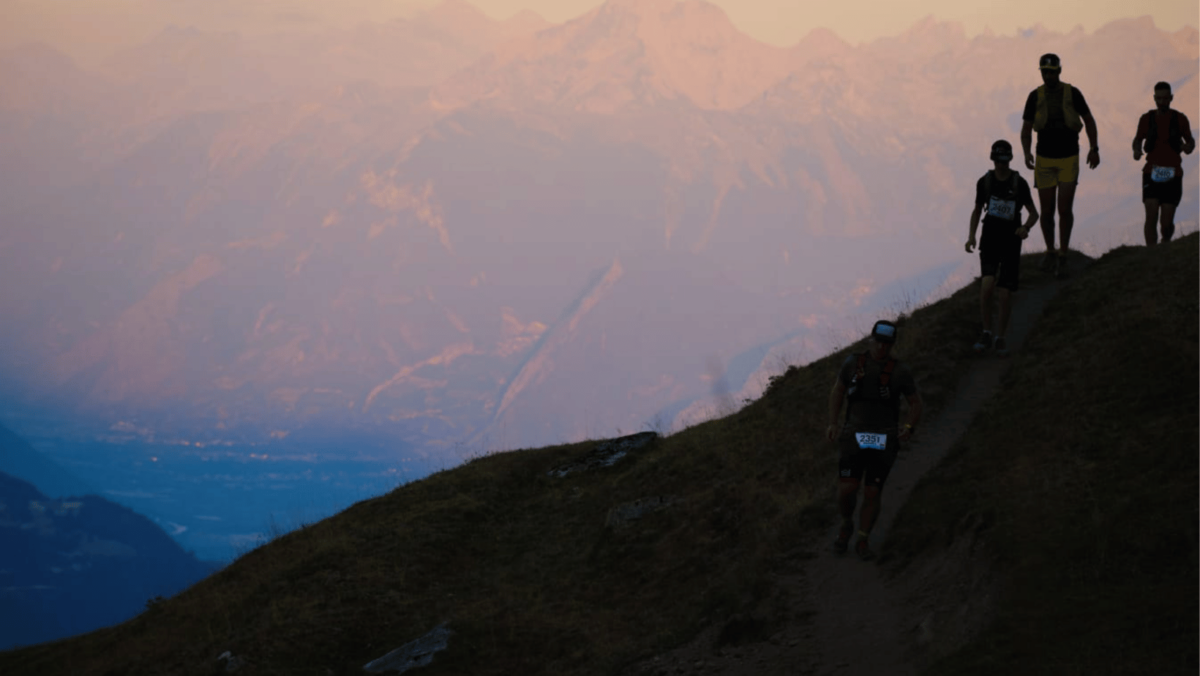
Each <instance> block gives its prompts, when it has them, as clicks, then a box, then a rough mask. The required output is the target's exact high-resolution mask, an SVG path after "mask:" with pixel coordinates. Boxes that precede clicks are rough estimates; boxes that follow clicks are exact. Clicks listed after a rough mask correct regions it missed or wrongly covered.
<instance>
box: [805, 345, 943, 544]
mask: <svg viewBox="0 0 1200 676" xmlns="http://www.w3.org/2000/svg"><path fill="white" fill-rule="evenodd" d="M896 334H897V329H896V325H895V324H893V323H892V322H889V321H878V322H875V326H874V327H872V328H871V347H870V349H869V350H868V351H866V352H863V353H861V354H852V355H850V356H849V357H847V358H846V361H845V362H844V363H843V364H842V368H841V370H840V371H839V372H838V377H837V379H836V380H835V381H834V383H833V390H832V391H831V392H830V393H829V426H828V427H827V428H826V430H825V437H826V438H827V439H828V440H829V441H832V442H835V443H837V444H838V450H839V457H838V509H839V511H840V512H841V514H842V527H841V530H840V531H839V533H838V538H837V540H836V541H835V542H834V545H833V547H834V551H836V552H838V553H839V554H840V553H843V552H845V551H846V549H847V547H848V546H849V543H850V538H851V537H852V536H853V535H854V530H855V528H854V510H855V508H856V507H857V506H858V488H859V486H860V485H861V484H862V483H863V481H864V479H865V481H866V487H865V488H864V489H863V504H862V510H861V511H860V512H859V523H858V541H857V542H855V544H854V551H855V552H856V553H857V554H858V556H859V558H861V559H863V560H864V561H868V560H870V559H873V558H874V557H875V554H874V552H872V551H871V547H870V545H869V544H868V538H869V537H870V533H871V529H872V528H873V527H874V526H875V519H876V518H878V516H879V505H880V498H879V495H880V493H881V492H882V491H883V483H884V482H885V481H887V476H888V473H889V472H890V471H891V469H892V464H893V463H895V462H896V454H897V452H898V451H899V450H900V442H902V441H908V440H909V439H910V438H911V437H912V435H913V434H914V433H915V432H916V429H917V423H919V422H920V421H921V395H920V393H918V392H917V383H916V381H915V380H914V379H913V377H912V373H911V372H909V370H908V368H907V367H905V366H904V365H903V364H901V363H900V362H899V361H898V360H897V359H896V358H894V357H892V356H891V352H892V345H893V344H895V342H896ZM901 397H904V399H905V400H906V401H908V422H907V423H905V424H904V426H903V427H901V426H900V398H901ZM843 400H846V401H848V402H849V403H848V407H847V409H846V419H845V423H844V424H843V423H842V422H841V421H840V420H839V418H840V417H841V412H842V402H843Z"/></svg>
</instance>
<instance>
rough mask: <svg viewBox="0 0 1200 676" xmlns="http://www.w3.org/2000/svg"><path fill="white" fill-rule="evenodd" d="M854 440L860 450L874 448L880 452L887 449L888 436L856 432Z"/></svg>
mask: <svg viewBox="0 0 1200 676" xmlns="http://www.w3.org/2000/svg"><path fill="white" fill-rule="evenodd" d="M854 439H855V440H856V441H858V447H859V448H873V449H876V450H879V451H883V450H886V449H887V435H886V434H876V433H874V432H855V433H854Z"/></svg>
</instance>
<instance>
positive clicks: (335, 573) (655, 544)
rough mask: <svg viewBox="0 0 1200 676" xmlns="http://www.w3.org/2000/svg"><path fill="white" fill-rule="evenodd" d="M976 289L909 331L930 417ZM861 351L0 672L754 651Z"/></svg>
mask: <svg viewBox="0 0 1200 676" xmlns="http://www.w3.org/2000/svg"><path fill="white" fill-rule="evenodd" d="M1025 267H1026V269H1027V270H1032V269H1033V268H1035V267H1036V261H1035V257H1033V256H1030V257H1027V259H1026V264H1025ZM1024 277H1025V278H1024V279H1023V283H1025V282H1026V281H1028V283H1029V284H1030V285H1037V284H1045V283H1048V280H1047V279H1046V277H1045V276H1043V275H1039V273H1037V272H1029V273H1028V274H1027V275H1025V276H1024ZM1079 281H1081V280H1079ZM977 294H978V286H977V284H971V285H968V287H966V288H964V289H962V290H960V291H959V292H958V293H956V294H955V295H954V296H953V297H951V298H949V299H946V300H944V301H941V302H938V303H936V304H933V305H931V306H929V307H925V308H920V309H917V310H915V311H913V312H912V313H911V316H907V317H904V318H902V320H901V325H902V331H901V341H900V343H899V344H898V345H897V348H896V354H897V355H898V356H900V357H901V358H903V359H905V360H906V361H907V362H908V363H909V365H910V366H911V368H912V369H913V371H914V373H915V374H916V376H917V378H918V379H919V380H920V382H921V386H922V390H923V392H924V394H925V396H926V399H927V404H928V405H929V406H930V408H932V409H934V412H933V413H932V414H931V415H930V418H934V417H936V409H937V407H938V406H939V405H940V404H941V403H945V402H947V401H949V400H950V399H951V398H952V397H953V396H954V387H955V386H956V384H957V383H958V382H959V381H960V377H961V376H962V375H963V374H964V373H965V372H966V371H967V370H969V369H970V367H971V364H972V360H973V357H972V356H971V355H970V354H969V349H968V346H969V345H970V343H971V342H972V341H973V340H974V338H975V332H976V328H977V319H976V313H977V297H978V296H977ZM852 349H854V350H861V349H862V345H856V346H851V347H848V348H847V349H845V350H843V351H841V352H840V353H838V354H833V355H830V356H828V357H826V358H824V359H822V360H819V361H817V362H814V363H813V364H811V365H809V366H806V367H803V368H795V367H793V368H790V369H788V371H787V372H786V373H784V374H782V375H781V376H779V377H778V378H776V379H774V381H773V383H772V385H771V387H770V388H769V389H768V391H767V393H766V394H765V395H764V396H763V397H762V398H761V399H760V400H758V401H755V402H752V403H750V404H749V405H747V406H746V407H745V408H743V409H742V410H741V411H739V412H737V413H735V414H732V415H729V416H727V417H725V418H723V419H720V420H714V421H711V422H708V423H704V424H700V425H697V426H695V427H692V428H689V429H687V430H685V431H683V432H680V433H678V434H675V435H673V436H671V437H669V438H666V439H660V440H658V441H657V442H655V443H653V444H652V445H651V446H650V447H648V448H646V449H644V450H642V451H639V452H636V453H633V454H631V456H630V457H627V458H625V459H623V460H621V461H619V462H617V463H616V464H614V465H612V466H610V467H604V468H600V469H594V470H590V471H580V472H575V473H571V474H568V475H567V476H565V477H562V478H556V477H554V476H551V475H550V474H549V471H550V470H552V469H553V468H556V467H559V466H561V465H563V464H564V463H567V462H571V461H576V460H579V459H581V458H583V457H584V456H586V455H588V454H589V452H591V451H592V450H593V448H594V447H595V446H596V443H595V442H587V443H580V444H573V445H567V446H557V447H551V448H543V449H535V450H525V451H514V452H508V453H499V454H494V455H489V456H486V457H482V458H479V459H476V460H474V461H472V462H469V463H467V464H465V465H463V466H461V467H458V468H455V469H452V470H448V471H444V472H441V473H438V474H436V475H433V476H431V477H428V478H426V479H424V480H421V481H418V482H414V483H411V484H408V485H406V486H402V487H400V488H398V489H396V490H394V491H392V492H391V493H389V494H388V495H385V496H381V497H379V498H376V499H372V500H368V501H364V502H362V503H359V504H357V505H354V506H353V507H351V508H349V509H347V510H345V511H344V512H342V513H340V514H338V515H335V516H334V517H331V518H329V519H326V520H324V521H321V522H319V523H316V524H314V525H311V526H309V527H306V528H303V529H301V530H299V531H296V532H293V533H290V534H288V535H286V536H284V537H281V538H279V539H278V540H276V541H274V542H272V543H269V544H268V545H265V546H263V547H261V548H259V549H257V550H255V551H253V552H250V553H249V554H247V555H245V556H243V557H242V558H240V559H239V560H237V561H235V562H234V563H233V564H231V565H230V566H228V567H227V568H226V569H224V570H223V571H221V572H220V573H218V574H216V575H213V576H211V577H210V578H208V579H206V580H204V581H203V582H201V583H199V584H197V585H195V586H194V587H192V588H191V589H189V590H187V591H185V592H184V593H182V594H180V595H178V596H177V597H175V598H171V599H169V600H167V601H165V602H162V603H158V604H155V605H154V606H153V607H152V608H150V609H149V610H148V611H147V612H146V613H143V614H142V615H141V616H139V617H137V618H135V619H134V620H131V621H129V622H127V623H125V624H123V625H120V626H118V627H113V628H110V629H105V630H101V631H97V632H93V633H92V634H89V635H87V636H84V637H79V638H76V639H72V640H69V641H63V642H59V643H55V644H49V645H45V646H37V647H32V648H28V649H23V650H18V651H12V652H9V653H0V672H2V673H38V674H46V675H53V674H72V675H76V674H82V675H86V674H95V675H97V676H101V675H107V674H172V675H175V674H204V675H206V676H207V675H208V674H211V673H214V672H215V671H218V670H220V669H222V668H223V665H222V664H221V663H220V662H219V661H218V656H219V655H221V654H223V653H225V652H226V651H230V652H231V653H232V654H233V655H235V656H237V657H238V658H239V660H244V662H243V664H244V668H245V669H246V673H254V674H288V675H293V674H316V675H320V676H326V675H328V674H360V673H362V665H363V664H365V663H367V662H368V661H370V660H373V659H375V658H378V657H380V656H381V655H383V654H385V653H387V652H388V651H390V650H392V649H393V648H396V647H398V646H400V645H403V644H405V643H407V642H409V641H412V640H413V639H415V638H417V637H420V636H422V635H424V634H426V633H427V632H429V631H430V630H431V629H433V628H434V627H435V626H437V625H438V624H439V623H441V622H449V626H450V627H451V629H452V630H453V631H454V632H455V634H454V636H453V638H452V639H451V641H450V644H449V648H448V650H446V651H445V652H444V653H441V654H439V656H438V657H437V659H436V660H435V661H434V663H433V664H432V665H431V666H429V667H426V668H424V669H423V670H422V672H421V673H424V674H430V675H434V674H465V673H471V674H496V675H502V674H522V675H525V674H555V675H558V674H613V673H617V672H619V671H620V670H621V669H622V668H623V667H625V666H627V665H629V664H631V663H632V662H634V661H636V660H638V659H641V658H644V657H647V656H649V655H653V654H656V653H657V652H659V651H661V650H663V649H665V648H668V647H672V646H675V645H678V644H679V643H681V642H683V641H686V640H687V639H689V638H690V637H692V636H694V635H695V634H696V632H697V631H698V630H700V629H703V628H707V627H729V628H730V629H731V631H730V634H731V635H732V634H736V635H737V636H736V640H738V641H757V640H762V639H763V638H764V637H766V636H770V635H771V633H772V632H773V631H774V629H773V624H774V623H781V624H782V623H784V622H786V621H789V620H793V619H795V618H794V614H795V613H796V612H797V611H796V604H793V603H791V602H790V601H789V599H788V598H786V596H784V595H782V594H781V593H779V591H778V590H777V589H774V588H773V582H772V579H773V577H772V573H773V572H774V571H775V570H776V569H778V568H780V567H783V566H789V567H791V568H794V567H795V564H796V563H797V561H798V559H799V558H800V557H803V556H804V555H805V551H806V547H807V546H808V543H809V542H810V541H811V538H812V536H814V535H815V534H817V533H818V532H820V531H821V530H823V529H824V527H825V526H826V524H828V523H829V521H830V519H831V518H832V513H833V501H832V489H833V485H834V475H835V464H836V462H835V458H834V453H833V451H832V450H831V448H830V446H829V445H828V443H827V442H825V441H824V440H823V437H822V434H823V430H824V426H825V418H826V415H827V411H826V408H827V397H828V393H829V388H830V385H831V384H832V382H833V379H834V374H835V372H836V370H837V367H838V366H839V365H840V363H841V362H842V361H843V360H844V358H845V356H846V355H847V354H848V353H849V352H850V351H851V350H852ZM639 512H640V518H630V517H631V516H636V515H638V513H639ZM793 600H794V599H793ZM748 616H753V618H754V621H753V622H740V623H739V621H738V619H737V618H739V617H743V618H744V617H748Z"/></svg>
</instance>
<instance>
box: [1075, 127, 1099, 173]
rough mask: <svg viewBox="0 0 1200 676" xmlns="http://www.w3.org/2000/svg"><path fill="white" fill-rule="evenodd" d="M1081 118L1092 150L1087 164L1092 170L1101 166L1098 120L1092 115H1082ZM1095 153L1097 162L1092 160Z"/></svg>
mask: <svg viewBox="0 0 1200 676" xmlns="http://www.w3.org/2000/svg"><path fill="white" fill-rule="evenodd" d="M1079 117H1081V118H1083V127H1084V129H1086V130H1087V137H1088V143H1089V144H1090V145H1091V148H1090V149H1089V150H1088V156H1087V163H1088V166H1089V167H1091V168H1092V169H1095V168H1096V167H1098V166H1100V140H1099V138H1098V135H1099V132H1098V131H1096V118H1094V117H1092V114H1091V113H1080V115H1079ZM1093 153H1095V161H1093V160H1092V154H1093Z"/></svg>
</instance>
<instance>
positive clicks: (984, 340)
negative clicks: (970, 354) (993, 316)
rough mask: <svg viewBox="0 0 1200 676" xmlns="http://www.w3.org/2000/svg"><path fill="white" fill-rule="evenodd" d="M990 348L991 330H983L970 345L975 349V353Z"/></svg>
mask: <svg viewBox="0 0 1200 676" xmlns="http://www.w3.org/2000/svg"><path fill="white" fill-rule="evenodd" d="M991 348H992V332H991V331H984V332H983V335H981V336H979V340H977V341H975V344H974V345H972V346H971V349H972V350H975V354H982V353H984V352H986V351H988V350H990V349H991Z"/></svg>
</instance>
